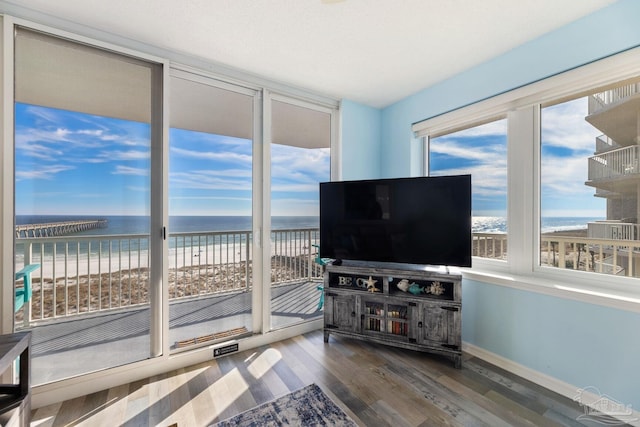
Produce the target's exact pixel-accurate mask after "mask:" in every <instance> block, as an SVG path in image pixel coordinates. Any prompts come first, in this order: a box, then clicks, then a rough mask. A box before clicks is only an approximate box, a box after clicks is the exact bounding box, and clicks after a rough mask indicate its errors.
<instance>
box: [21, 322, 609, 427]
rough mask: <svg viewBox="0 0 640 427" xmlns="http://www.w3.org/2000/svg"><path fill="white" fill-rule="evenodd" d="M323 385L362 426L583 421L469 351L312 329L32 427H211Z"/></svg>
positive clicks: (50, 414) (74, 405) (41, 413)
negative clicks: (456, 357)
mask: <svg viewBox="0 0 640 427" xmlns="http://www.w3.org/2000/svg"><path fill="white" fill-rule="evenodd" d="M311 383H316V384H318V385H319V386H320V387H321V388H322V389H323V390H324V391H325V393H326V394H327V395H329V396H330V397H331V398H332V399H333V400H334V401H335V402H336V403H337V404H338V405H339V406H341V407H342V408H343V409H344V410H345V411H346V412H347V413H348V414H349V415H350V416H351V417H352V418H353V419H354V420H355V421H356V422H358V424H360V425H364V426H376V427H378V426H440V425H446V426H492V427H495V426H556V425H557V426H580V425H601V424H598V423H596V422H593V421H592V420H589V419H587V420H582V421H579V420H578V417H580V415H583V414H584V413H585V411H584V409H583V408H582V407H581V406H580V405H578V404H577V403H576V402H574V401H572V400H571V399H568V398H565V397H563V396H560V395H558V394H556V393H554V392H551V391H549V390H547V389H545V388H543V387H540V386H538V385H536V384H533V383H531V382H529V381H527V380H524V379H522V378H519V377H517V376H515V375H513V374H511V373H509V372H506V371H504V370H502V369H500V368H499V367H497V366H494V365H491V364H489V363H486V362H484V361H482V360H480V359H477V358H474V357H469V356H467V355H465V357H464V358H463V364H462V369H456V368H454V367H453V364H452V362H451V361H450V360H448V359H445V358H441V357H438V356H434V355H429V354H424V353H418V352H414V351H407V350H402V349H395V348H391V347H386V346H382V345H376V344H370V343H366V342H363V341H358V340H353V339H347V338H341V337H334V336H331V337H330V340H329V343H328V344H325V343H324V342H323V334H322V331H316V332H312V333H309V334H306V335H302V336H298V337H295V338H292V339H288V340H285V341H281V342H278V343H274V344H272V345H269V346H265V347H261V348H258V349H254V350H249V351H245V352H242V353H237V354H233V355H229V356H226V357H222V358H219V359H216V360H212V361H210V362H207V363H202V364H199V365H195V366H191V367H189V368H185V369H179V370H177V371H172V372H168V373H166V374H163V375H158V376H154V377H151V378H148V379H145V380H142V381H136V382H134V383H131V384H126V385H123V386H119V387H115V388H112V389H109V390H104V391H101V392H98V393H94V394H91V395H88V396H84V397H81V398H77V399H73V400H69V401H65V402H62V403H58V404H54V405H50V406H47V407H43V408H39V409H37V410H34V411H33V420H32V426H39V427H40V426H92V427H93V426H119V425H123V426H170V425H173V424H175V423H177V425H178V426H179V427H183V426H184V427H187V426H189V427H191V426H206V425H209V424H210V423H213V422H216V421H219V420H222V419H225V418H228V417H230V416H232V415H235V414H237V413H239V412H242V411H245V410H247V409H250V408H252V407H254V406H256V405H258V404H261V403H263V402H267V401H270V400H272V399H274V398H276V397H279V396H281V395H284V394H286V393H288V392H290V391H293V390H297V389H299V388H301V387H304V386H305V385H308V384H311Z"/></svg>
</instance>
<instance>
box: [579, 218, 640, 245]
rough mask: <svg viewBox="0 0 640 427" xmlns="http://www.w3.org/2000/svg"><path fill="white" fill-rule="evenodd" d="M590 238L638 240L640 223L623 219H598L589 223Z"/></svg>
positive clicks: (588, 232) (588, 233)
mask: <svg viewBox="0 0 640 427" xmlns="http://www.w3.org/2000/svg"><path fill="white" fill-rule="evenodd" d="M587 235H588V236H589V238H596V239H614V240H637V239H638V237H639V236H640V225H639V224H632V223H627V222H621V221H596V222H590V223H589V224H587Z"/></svg>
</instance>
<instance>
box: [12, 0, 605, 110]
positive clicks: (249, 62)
mask: <svg viewBox="0 0 640 427" xmlns="http://www.w3.org/2000/svg"><path fill="white" fill-rule="evenodd" d="M614 2H615V0H515V1H514V0H480V1H479V0H55V1H51V0H12V1H0V6H2V5H3V4H4V5H5V6H6V5H9V6H12V7H14V6H17V7H19V8H21V7H25V8H29V9H33V10H36V11H39V12H44V13H46V14H49V15H53V16H55V17H59V18H64V19H66V20H69V21H72V22H75V23H81V24H83V25H86V26H89V27H93V28H96V29H99V30H102V31H106V32H110V33H114V34H118V35H120V36H124V37H127V38H131V39H134V40H137V41H140V42H144V43H147V44H152V45H154V46H157V47H160V48H165V49H170V50H172V51H176V52H179V53H181V54H186V55H189V56H193V57H197V58H201V59H205V60H207V61H210V62H213V63H216V64H222V65H225V66H227V67H232V68H237V69H241V70H243V71H245V72H249V73H252V74H255V75H258V76H260V77H264V78H268V79H271V80H275V81H278V82H282V83H286V84H289V85H293V86H298V87H301V88H305V89H311V90H313V91H315V92H319V93H320V94H324V95H328V96H331V97H336V98H347V99H350V100H353V101H357V102H360V103H363V104H366V105H370V106H373V107H384V106H387V105H389V104H391V103H393V102H395V101H398V100H400V99H402V98H404V97H406V96H408V95H410V94H412V93H415V92H417V91H419V90H421V89H423V88H425V87H428V86H430V85H432V84H434V83H437V82H439V81H441V80H444V79H446V78H448V77H450V76H452V75H455V74H457V73H459V72H461V71H463V70H465V69H468V68H470V67H473V66H475V65H477V64H480V63H482V62H484V61H486V60H488V59H491V58H493V57H495V56H497V55H500V54H502V53H504V52H506V51H508V50H510V49H512V48H514V47H516V46H518V45H520V44H522V43H524V42H527V41H529V40H532V39H534V38H536V37H538V36H540V35H542V34H544V33H547V32H549V31H551V30H553V29H556V28H558V27H561V26H562V25H565V24H567V23H569V22H571V21H574V20H576V19H578V18H580V17H582V16H585V15H587V14H589V13H591V12H593V11H595V10H597V9H599V8H602V7H604V6H606V5H609V4H611V3H614Z"/></svg>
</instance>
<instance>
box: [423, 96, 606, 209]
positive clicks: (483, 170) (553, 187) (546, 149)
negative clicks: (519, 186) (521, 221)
mask: <svg viewBox="0 0 640 427" xmlns="http://www.w3.org/2000/svg"><path fill="white" fill-rule="evenodd" d="M586 115H587V98H580V99H577V100H574V101H570V102H565V103H562V104H558V105H555V106H552V107H547V108H544V109H543V111H542V118H541V123H542V131H541V137H542V148H541V194H542V200H541V204H542V216H544V217H558V216H570V217H574V216H579V217H603V218H604V217H605V216H606V204H605V202H604V200H603V199H599V198H596V197H594V196H593V195H594V189H593V188H592V187H588V186H586V185H585V184H584V183H585V181H586V180H587V168H588V163H587V159H588V157H589V156H591V155H593V152H594V150H595V139H596V137H597V136H599V135H600V134H601V132H600V131H598V130H597V129H595V128H594V127H592V126H591V125H590V124H589V123H587V122H586V121H585V116H586ZM506 133H507V123H506V119H504V120H499V121H495V122H491V123H487V124H484V125H481V126H477V127H474V128H471V129H467V130H464V131H460V132H455V133H452V134H448V135H445V136H442V137H439V138H434V139H432V141H431V159H430V162H431V170H432V175H447V174H464V173H471V176H472V188H473V214H474V216H505V215H506V204H507V142H506Z"/></svg>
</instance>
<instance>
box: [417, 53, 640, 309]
mask: <svg viewBox="0 0 640 427" xmlns="http://www.w3.org/2000/svg"><path fill="white" fill-rule="evenodd" d="M639 64H640V48H634V49H630V50H628V51H625V52H622V53H619V54H617V55H613V56H610V57H607V58H604V59H601V60H599V61H596V62H592V63H589V64H586V65H583V66H581V67H578V68H575V69H572V70H569V71H566V72H563V73H559V74H556V75H553V76H549V77H547V78H545V79H543V80H539V81H536V82H533V83H531V84H528V85H525V86H522V87H519V88H517V89H513V90H511V91H508V92H504V93H501V94H499V95H496V96H494V97H491V98H488V99H485V100H480V101H478V102H476V103H473V104H470V105H468V106H465V107H462V108H460V109H457V110H453V111H450V112H447V113H444V114H441V115H438V116H435V117H432V118H429V119H426V120H423V121H420V122H417V123H415V124H414V125H413V127H412V130H413V132H414V134H415V136H416V137H422V138H423V140H425V144H424V148H425V162H426V156H427V154H426V150H427V149H428V145H427V144H428V138H429V137H432V136H438V135H442V134H443V133H450V132H453V131H455V130H459V129H460V128H468V127H471V126H474V125H477V124H478V123H482V122H486V121H490V120H492V118H495V117H498V116H500V115H507V181H508V186H507V206H508V209H507V224H508V226H509V229H510V230H518V232H517V233H514V232H511V233H508V248H509V256H508V257H507V261H506V263H504V262H496V261H495V260H489V259H482V258H478V257H474V258H473V267H472V268H471V269H463V275H464V277H465V278H468V279H473V280H478V281H482V282H485V283H495V284H499V285H505V286H510V287H514V288H517V289H526V290H531V291H534V292H538V293H544V294H549V295H554V296H560V297H564V298H570V299H576V300H580V301H586V302H590V303H595V304H599V305H605V306H611V307H615V308H623V309H627V310H632V311H638V312H640V289H638V283H640V282H638V280H640V279H638V278H633V277H618V276H609V275H605V274H598V273H595V274H594V273H592V272H584V271H574V270H566V269H558V268H553V267H545V266H540V263H539V256H540V255H539V253H540V225H539V224H540V217H541V212H540V178H541V176H540V174H541V171H540V148H541V145H540V144H541V141H540V111H541V107H542V106H544V105H548V104H550V103H557V102H562V101H563V100H569V99H574V98H577V97H580V96H581V95H584V94H586V93H588V92H593V91H596V90H598V89H599V88H601V87H604V86H608V85H611V84H615V83H617V82H622V81H624V80H628V79H631V78H637V77H638V76H640V65H639ZM516 143H517V147H518V149H514V147H516ZM523 148H524V149H523Z"/></svg>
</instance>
